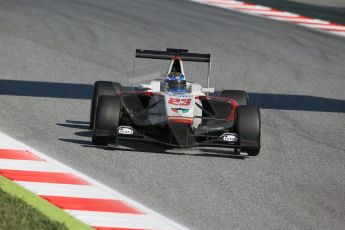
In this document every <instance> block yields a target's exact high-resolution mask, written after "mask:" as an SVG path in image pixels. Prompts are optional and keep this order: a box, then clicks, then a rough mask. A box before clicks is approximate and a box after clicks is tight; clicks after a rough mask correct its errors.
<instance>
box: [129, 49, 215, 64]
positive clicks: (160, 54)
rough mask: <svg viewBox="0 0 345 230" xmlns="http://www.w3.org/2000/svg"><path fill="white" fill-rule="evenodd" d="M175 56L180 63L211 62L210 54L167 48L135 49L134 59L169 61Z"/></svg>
mask: <svg viewBox="0 0 345 230" xmlns="http://www.w3.org/2000/svg"><path fill="white" fill-rule="evenodd" d="M176 56H178V57H179V58H181V60H182V61H192V62H207V63H210V62H211V54H200V53H189V52H188V50H185V49H172V48H167V50H166V51H160V50H142V49H137V50H136V51H135V57H136V58H150V59H164V60H171V59H172V58H174V57H176Z"/></svg>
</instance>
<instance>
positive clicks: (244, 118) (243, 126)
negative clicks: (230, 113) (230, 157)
mask: <svg viewBox="0 0 345 230" xmlns="http://www.w3.org/2000/svg"><path fill="white" fill-rule="evenodd" d="M236 129H237V132H238V135H239V138H240V145H241V151H243V152H247V153H248V155H250V156H256V155H258V154H259V153H260V148H261V144H260V138H261V121H260V111H259V109H258V108H257V107H256V106H252V105H241V106H238V107H237V109H236Z"/></svg>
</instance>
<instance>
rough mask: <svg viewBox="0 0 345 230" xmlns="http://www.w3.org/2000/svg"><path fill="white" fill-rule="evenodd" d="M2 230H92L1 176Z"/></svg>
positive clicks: (0, 215)
mask: <svg viewBox="0 0 345 230" xmlns="http://www.w3.org/2000/svg"><path fill="white" fill-rule="evenodd" d="M0 229H10V230H12V229H20V230H31V229H32V230H40V229H42V230H55V229H58V230H60V229H61V230H65V229H66V230H67V229H73V230H79V229H80V230H81V229H93V228H91V227H89V226H87V225H86V224H84V223H82V222H80V221H79V220H77V219H75V218H73V217H72V216H70V215H69V214H67V213H66V212H64V211H62V210H61V209H60V208H58V207H56V206H54V205H52V204H50V203H49V202H48V201H46V200H44V199H42V198H40V197H38V196H37V195H35V194H33V193H31V192H30V191H28V190H26V189H24V188H23V187H21V186H19V185H17V184H16V183H14V182H12V181H10V180H8V179H6V178H5V177H2V176H0Z"/></svg>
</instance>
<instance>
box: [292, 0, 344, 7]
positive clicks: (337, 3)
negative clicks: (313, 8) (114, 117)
mask: <svg viewBox="0 0 345 230" xmlns="http://www.w3.org/2000/svg"><path fill="white" fill-rule="evenodd" d="M293 2H302V3H307V4H311V5H320V6H332V7H345V1H344V0H293Z"/></svg>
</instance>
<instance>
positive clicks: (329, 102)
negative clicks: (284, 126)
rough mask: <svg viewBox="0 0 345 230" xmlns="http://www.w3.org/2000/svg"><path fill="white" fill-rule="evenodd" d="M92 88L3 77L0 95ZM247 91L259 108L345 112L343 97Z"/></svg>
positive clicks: (79, 94)
mask: <svg viewBox="0 0 345 230" xmlns="http://www.w3.org/2000/svg"><path fill="white" fill-rule="evenodd" d="M92 88H93V86H92V85H90V84H77V83H57V82H37V81H24V80H4V79H0V95H11V96H24V97H47V98H64V99H84V100H89V99H91V95H92ZM125 88H127V89H128V88H129V87H125ZM248 94H249V102H250V103H251V104H253V105H256V106H258V107H259V108H260V109H276V110H296V111H314V112H337V113H345V100H341V99H333V98H325V97H316V96H308V95H293V94H276V93H251V92H249V93H248ZM66 125H69V124H66Z"/></svg>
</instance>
